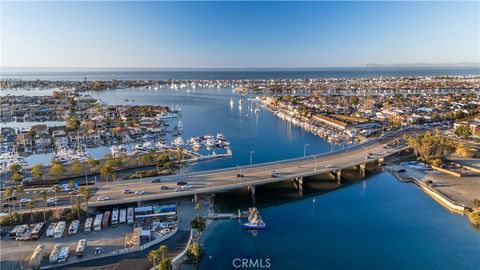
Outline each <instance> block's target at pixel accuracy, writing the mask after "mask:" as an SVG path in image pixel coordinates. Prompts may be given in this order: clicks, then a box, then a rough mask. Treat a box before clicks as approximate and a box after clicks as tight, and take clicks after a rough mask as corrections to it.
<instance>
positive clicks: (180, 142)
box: [172, 136, 185, 147]
mask: <svg viewBox="0 0 480 270" xmlns="http://www.w3.org/2000/svg"><path fill="white" fill-rule="evenodd" d="M172 145H173V146H177V147H180V146H184V145H185V142H184V141H183V139H182V137H180V136H178V137H176V138H175V139H174V140H173V142H172Z"/></svg>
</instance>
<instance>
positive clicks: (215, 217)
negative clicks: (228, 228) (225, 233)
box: [207, 210, 248, 220]
mask: <svg viewBox="0 0 480 270" xmlns="http://www.w3.org/2000/svg"><path fill="white" fill-rule="evenodd" d="M247 217H248V213H247V212H246V211H243V212H240V210H238V213H237V214H235V213H231V214H229V213H218V214H210V215H208V216H207V218H208V219H212V220H220V219H242V218H247Z"/></svg>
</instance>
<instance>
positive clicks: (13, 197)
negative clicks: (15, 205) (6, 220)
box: [5, 196, 17, 201]
mask: <svg viewBox="0 0 480 270" xmlns="http://www.w3.org/2000/svg"><path fill="white" fill-rule="evenodd" d="M5 200H6V201H16V200H17V196H10V197H8V198H6V199H5Z"/></svg>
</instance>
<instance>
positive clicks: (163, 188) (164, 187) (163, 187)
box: [160, 186, 168, 190]
mask: <svg viewBox="0 0 480 270" xmlns="http://www.w3.org/2000/svg"><path fill="white" fill-rule="evenodd" d="M160 189H162V190H165V189H168V187H167V186H162V187H160Z"/></svg>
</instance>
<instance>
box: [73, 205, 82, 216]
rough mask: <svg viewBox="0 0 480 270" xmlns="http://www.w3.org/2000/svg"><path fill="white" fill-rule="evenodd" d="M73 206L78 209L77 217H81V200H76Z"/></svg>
mask: <svg viewBox="0 0 480 270" xmlns="http://www.w3.org/2000/svg"><path fill="white" fill-rule="evenodd" d="M72 207H73V208H74V209H76V210H77V218H78V219H80V209H81V208H82V202H81V201H80V200H74V201H73V204H72Z"/></svg>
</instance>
